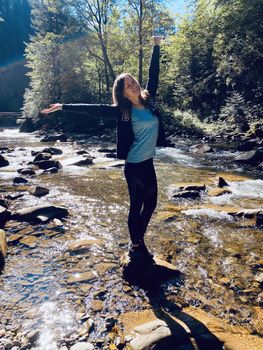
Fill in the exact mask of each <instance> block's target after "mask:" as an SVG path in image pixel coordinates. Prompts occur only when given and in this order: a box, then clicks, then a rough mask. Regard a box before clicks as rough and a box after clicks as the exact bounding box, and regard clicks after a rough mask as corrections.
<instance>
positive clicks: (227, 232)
mask: <svg viewBox="0 0 263 350" xmlns="http://www.w3.org/2000/svg"><path fill="white" fill-rule="evenodd" d="M108 139H109V137H108V135H105V136H104V137H102V138H98V137H93V138H90V139H88V140H85V139H83V137H79V140H78V141H77V142H76V138H75V140H70V139H69V140H68V139H67V142H66V139H60V142H56V141H50V142H48V143H40V139H39V137H38V136H37V135H34V134H24V133H18V130H16V129H9V130H7V129H6V130H4V131H3V132H2V133H0V140H1V147H3V148H1V155H2V157H4V158H5V159H6V161H7V162H8V164H7V163H5V164H4V165H5V166H3V167H1V169H0V170H1V173H0V174H1V175H0V186H1V187H0V189H1V203H0V208H2V209H1V211H0V217H1V224H2V231H1V237H4V235H5V236H6V238H7V253H5V248H4V243H3V247H2V248H1V249H2V253H3V254H2V256H3V257H4V255H6V258H5V266H4V268H3V270H2V274H1V275H0V283H1V292H0V302H1V310H0V313H1V318H0V319H1V321H0V322H1V326H0V349H13V350H20V349H24V350H25V349H37V350H57V349H61V350H62V349H63V350H66V349H71V350H85V349H87V350H89V349H105V350H106V349H110V350H114V349H165V350H177V349H181V350H188V349H203V350H210V349H211V350H214V349H238V350H252V349H253V350H254V349H255V350H260V349H262V348H263V341H262V338H261V336H262V331H263V328H262V324H263V322H262V321H263V313H262V297H263V294H262V283H263V261H262V210H263V208H262V207H263V205H262V197H263V180H262V177H261V175H260V173H259V172H254V173H252V172H248V171H247V169H245V170H246V172H245V171H244V168H243V166H242V164H243V163H242V164H240V163H238V162H237V163H235V164H236V165H235V166H233V167H232V171H230V169H229V162H228V161H226V160H228V159H232V158H233V157H232V151H231V150H229V151H222V152H214V153H212V154H209V155H208V156H204V155H203V154H200V153H198V152H193V151H192V152H190V151H189V147H190V146H191V145H190V144H189V143H186V142H184V141H182V142H179V141H178V143H177V144H176V145H175V147H169V148H163V149H159V150H158V151H157V156H156V160H155V165H156V171H157V177H158V184H159V204H158V208H157V210H156V213H155V214H154V216H153V218H152V221H151V224H150V226H149V230H148V232H147V236H146V242H147V245H148V246H149V248H150V249H151V250H152V251H153V252H154V253H155V256H156V257H158V259H159V260H158V259H157V258H156V259H157V260H156V262H157V266H163V270H160V271H163V272H165V271H166V272H167V271H172V270H179V271H180V274H177V275H176V276H173V278H170V279H169V280H166V281H165V282H164V281H160V280H159V279H158V278H157V274H155V273H156V271H154V272H152V271H150V272H149V274H150V276H152V277H151V279H150V282H151V283H150V284H149V285H147V286H140V285H139V286H136V285H132V284H130V283H129V281H125V279H124V278H123V267H122V266H121V263H120V260H121V257H122V256H123V254H124V253H125V252H126V251H127V246H128V232H127V225H126V217H127V213H128V203H129V202H128V193H127V188H126V183H125V179H124V176H123V162H122V161H118V160H116V159H114V149H113V148H114V145H113V144H112V143H110V142H109V141H108ZM64 141H65V142H64ZM4 147H6V148H4ZM57 149H59V150H60V151H56V150H57ZM36 157H38V158H37V159H36ZM231 157H232V158H231ZM226 158H227V159H226ZM50 169H52V170H50ZM18 171H19V172H18ZM15 178H20V180H15V181H14V179H15ZM21 178H23V179H24V181H23V180H21ZM219 178H222V179H224V182H222V181H223V180H222V179H221V180H220V181H219ZM44 189H45V190H44ZM28 208H30V209H28ZM2 242H3V240H2ZM0 247H1V244H0ZM138 270H142V267H140V266H139V267H138ZM151 274H152V275H151ZM158 276H159V275H158ZM170 277H171V276H170ZM161 282H162V283H161ZM153 344H156V345H155V347H153Z"/></svg>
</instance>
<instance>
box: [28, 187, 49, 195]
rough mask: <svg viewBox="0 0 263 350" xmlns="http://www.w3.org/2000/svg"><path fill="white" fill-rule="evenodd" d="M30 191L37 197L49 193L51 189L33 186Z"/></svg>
mask: <svg viewBox="0 0 263 350" xmlns="http://www.w3.org/2000/svg"><path fill="white" fill-rule="evenodd" d="M28 192H29V193H30V194H32V195H33V196H35V197H42V196H45V195H46V194H48V193H49V189H48V188H46V187H42V186H32V187H30V188H29V190H28Z"/></svg>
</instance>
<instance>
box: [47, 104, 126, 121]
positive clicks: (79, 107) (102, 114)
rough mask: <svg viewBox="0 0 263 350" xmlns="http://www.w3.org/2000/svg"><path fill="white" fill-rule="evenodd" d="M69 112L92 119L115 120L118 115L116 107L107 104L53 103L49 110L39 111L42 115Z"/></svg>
mask: <svg viewBox="0 0 263 350" xmlns="http://www.w3.org/2000/svg"><path fill="white" fill-rule="evenodd" d="M61 110H63V111H69V112H73V113H74V112H75V113H83V114H85V115H87V116H89V117H93V118H106V119H116V118H117V117H118V115H119V114H120V109H119V108H118V107H117V106H113V105H108V104H85V103H70V104H67V103H65V104H62V103H54V104H51V105H50V107H49V108H45V109H43V110H42V111H41V113H42V114H49V113H53V112H56V111H61Z"/></svg>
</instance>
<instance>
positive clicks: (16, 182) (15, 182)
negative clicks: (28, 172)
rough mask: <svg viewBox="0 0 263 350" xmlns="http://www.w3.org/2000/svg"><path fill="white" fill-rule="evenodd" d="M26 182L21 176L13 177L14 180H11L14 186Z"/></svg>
mask: <svg viewBox="0 0 263 350" xmlns="http://www.w3.org/2000/svg"><path fill="white" fill-rule="evenodd" d="M27 182H28V181H27V179H24V178H23V177H21V176H17V177H15V178H14V179H13V183H14V184H25V183H27Z"/></svg>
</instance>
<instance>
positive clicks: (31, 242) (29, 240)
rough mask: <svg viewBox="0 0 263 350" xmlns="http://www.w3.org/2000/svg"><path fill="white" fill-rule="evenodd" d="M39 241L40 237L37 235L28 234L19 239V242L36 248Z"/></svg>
mask: <svg viewBox="0 0 263 350" xmlns="http://www.w3.org/2000/svg"><path fill="white" fill-rule="evenodd" d="M37 241H38V238H37V237H35V236H28V237H25V238H22V239H20V240H19V243H21V244H23V245H25V246H27V247H29V248H34V247H35V246H36V242H37Z"/></svg>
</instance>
